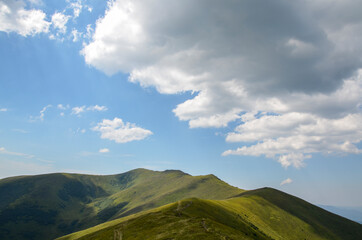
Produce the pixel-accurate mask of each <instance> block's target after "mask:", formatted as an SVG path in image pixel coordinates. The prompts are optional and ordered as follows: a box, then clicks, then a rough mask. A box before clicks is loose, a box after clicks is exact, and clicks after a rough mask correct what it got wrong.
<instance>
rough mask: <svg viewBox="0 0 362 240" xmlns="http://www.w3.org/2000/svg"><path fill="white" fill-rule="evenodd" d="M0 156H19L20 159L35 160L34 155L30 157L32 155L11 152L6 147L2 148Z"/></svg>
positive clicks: (0, 148)
mask: <svg viewBox="0 0 362 240" xmlns="http://www.w3.org/2000/svg"><path fill="white" fill-rule="evenodd" d="M0 154H5V155H11V156H18V157H25V158H33V157H34V155H30V154H26V153H19V152H11V151H8V150H6V149H5V148H4V147H0Z"/></svg>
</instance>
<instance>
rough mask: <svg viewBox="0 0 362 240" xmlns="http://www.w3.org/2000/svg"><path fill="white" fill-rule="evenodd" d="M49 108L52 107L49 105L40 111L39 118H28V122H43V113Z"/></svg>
mask: <svg viewBox="0 0 362 240" xmlns="http://www.w3.org/2000/svg"><path fill="white" fill-rule="evenodd" d="M51 107H52V105H50V104H49V105H47V106H45V107H43V109H42V110H40V115H39V116H37V117H33V116H30V121H36V120H40V121H44V116H45V112H46V111H47V109H49V108H51Z"/></svg>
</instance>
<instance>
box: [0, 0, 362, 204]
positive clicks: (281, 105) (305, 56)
mask: <svg viewBox="0 0 362 240" xmlns="http://www.w3.org/2000/svg"><path fill="white" fill-rule="evenodd" d="M361 11H362V1H361V0H344V1H338V0H328V1H326V0H296V1H288V0H275V1H266V0H264V1H261V0H257V1H255V0H253V1H252V0H242V1H233V0H227V1H216V0H199V1H191V0H184V1H178V0H169V1H160V0H152V1H151V0H132V1H128V0H109V1H108V2H106V1H100V0H60V1H45V0H0V178H5V177H10V176H16V175H32V174H42V173H51V172H75V173H87V174H117V173H122V172H126V171H129V170H132V169H134V168H147V169H151V170H166V169H180V170H182V171H184V172H187V173H190V174H192V175H206V174H215V175H216V176H218V177H219V178H221V179H222V180H224V181H226V182H228V183H229V184H231V185H234V186H237V187H240V188H243V189H255V188H259V187H265V186H268V187H273V188H277V189H280V190H282V191H285V192H287V193H290V194H293V195H295V196H298V197H301V198H303V199H305V200H307V201H309V202H312V203H314V204H323V205H336V206H362V200H361V199H362V174H361V171H362V143H361V140H362V15H361V14H360V13H361Z"/></svg>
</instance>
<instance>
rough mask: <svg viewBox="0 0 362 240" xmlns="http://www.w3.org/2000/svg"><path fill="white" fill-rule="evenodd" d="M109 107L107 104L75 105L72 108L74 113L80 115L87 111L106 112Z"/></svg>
mask: <svg viewBox="0 0 362 240" xmlns="http://www.w3.org/2000/svg"><path fill="white" fill-rule="evenodd" d="M107 110H108V108H107V107H106V106H99V105H93V106H88V107H87V106H85V105H84V106H80V107H73V108H72V114H74V115H78V116H80V114H81V113H84V112H86V111H92V112H104V111H107Z"/></svg>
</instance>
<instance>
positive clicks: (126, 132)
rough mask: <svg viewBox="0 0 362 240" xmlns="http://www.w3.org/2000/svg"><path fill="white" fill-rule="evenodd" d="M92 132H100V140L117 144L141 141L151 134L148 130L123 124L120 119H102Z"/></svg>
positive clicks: (130, 124) (126, 123)
mask: <svg viewBox="0 0 362 240" xmlns="http://www.w3.org/2000/svg"><path fill="white" fill-rule="evenodd" d="M92 130H93V131H97V132H100V133H101V138H102V139H109V140H113V141H115V142H117V143H127V142H131V141H136V140H142V139H145V138H147V137H148V136H150V135H152V134H153V133H152V132H151V131H150V130H147V129H144V128H141V127H137V126H136V125H135V124H133V123H129V122H123V120H122V119H120V118H114V119H113V120H109V119H104V120H103V121H102V122H100V123H98V124H97V126H95V127H93V128H92Z"/></svg>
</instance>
